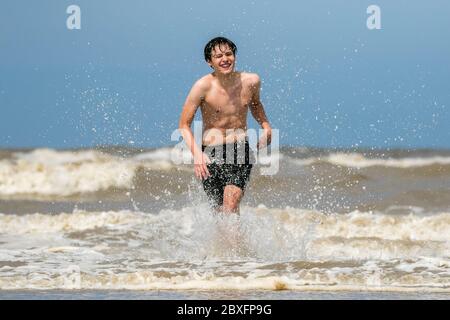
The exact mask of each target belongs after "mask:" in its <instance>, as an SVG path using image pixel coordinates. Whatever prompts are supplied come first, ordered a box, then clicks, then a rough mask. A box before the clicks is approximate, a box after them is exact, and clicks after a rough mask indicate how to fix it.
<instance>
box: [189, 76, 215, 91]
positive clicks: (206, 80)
mask: <svg viewBox="0 0 450 320" xmlns="http://www.w3.org/2000/svg"><path fill="white" fill-rule="evenodd" d="M212 80H213V77H212V76H211V74H206V75H204V76H203V77H201V78H199V79H197V80H196V81H195V83H194V86H198V87H201V88H203V89H208V88H209V87H210V86H211V82H212Z"/></svg>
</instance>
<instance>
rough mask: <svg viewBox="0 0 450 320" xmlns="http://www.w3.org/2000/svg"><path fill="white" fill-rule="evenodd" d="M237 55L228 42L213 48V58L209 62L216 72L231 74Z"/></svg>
mask: <svg viewBox="0 0 450 320" xmlns="http://www.w3.org/2000/svg"><path fill="white" fill-rule="evenodd" d="M235 60H236V58H235V56H234V54H233V51H232V50H231V48H230V47H229V46H228V45H227V44H222V45H217V46H215V47H214V48H213V49H212V50H211V60H209V61H208V64H209V65H210V66H211V67H212V68H213V69H214V71H215V72H217V73H221V74H230V73H232V72H233V71H234V63H235Z"/></svg>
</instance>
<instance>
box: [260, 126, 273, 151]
mask: <svg viewBox="0 0 450 320" xmlns="http://www.w3.org/2000/svg"><path fill="white" fill-rule="evenodd" d="M271 141H272V129H264V134H263V135H262V137H261V138H260V139H259V141H258V143H257V144H256V149H258V150H260V149H262V148H265V147H267V146H268V145H269V144H270V142H271Z"/></svg>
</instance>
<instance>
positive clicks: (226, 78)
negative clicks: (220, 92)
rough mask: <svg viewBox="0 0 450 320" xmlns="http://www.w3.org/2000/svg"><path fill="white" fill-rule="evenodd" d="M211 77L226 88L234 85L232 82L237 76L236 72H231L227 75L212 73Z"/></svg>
mask: <svg viewBox="0 0 450 320" xmlns="http://www.w3.org/2000/svg"><path fill="white" fill-rule="evenodd" d="M213 75H214V76H215V77H216V79H217V80H218V81H219V83H220V84H221V85H222V86H224V87H228V86H230V85H232V84H233V83H234V81H235V80H236V76H237V75H238V72H237V71H233V72H231V73H229V74H221V73H219V72H216V71H214V72H213Z"/></svg>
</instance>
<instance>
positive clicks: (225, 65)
mask: <svg viewBox="0 0 450 320" xmlns="http://www.w3.org/2000/svg"><path fill="white" fill-rule="evenodd" d="M219 66H220V67H222V68H224V69H228V68H229V67H230V66H231V63H222V64H220V65H219Z"/></svg>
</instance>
